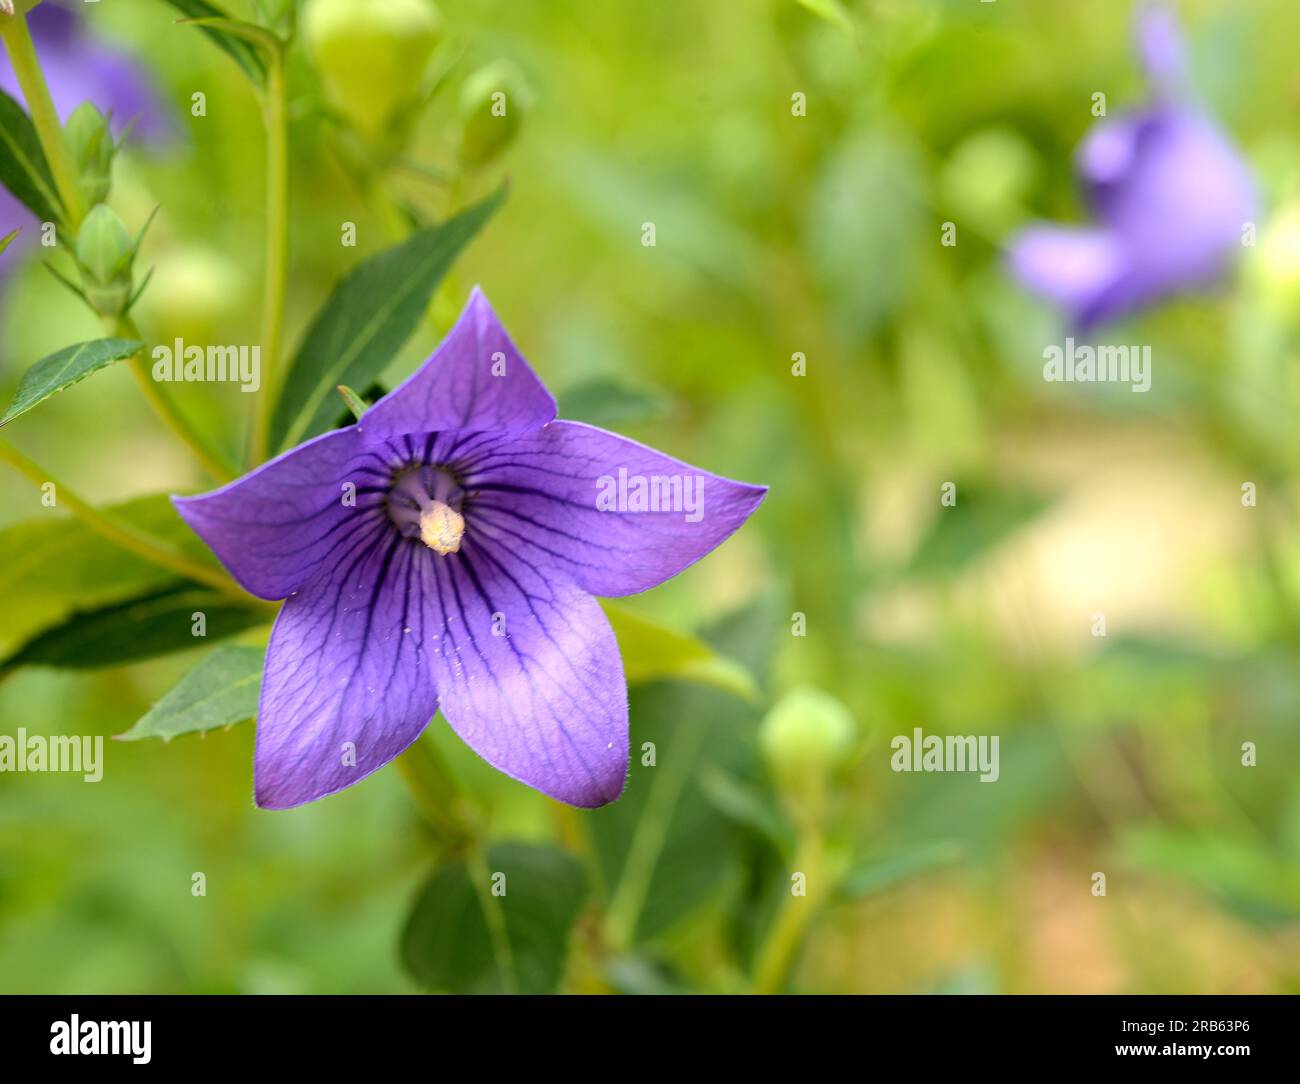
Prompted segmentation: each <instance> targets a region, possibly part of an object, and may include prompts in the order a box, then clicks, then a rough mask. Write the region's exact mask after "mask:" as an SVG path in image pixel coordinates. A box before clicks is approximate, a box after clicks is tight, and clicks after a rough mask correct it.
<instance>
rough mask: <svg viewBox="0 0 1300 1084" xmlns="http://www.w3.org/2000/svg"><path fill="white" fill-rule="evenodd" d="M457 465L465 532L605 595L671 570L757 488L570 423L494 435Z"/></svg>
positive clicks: (718, 532) (716, 532) (714, 542)
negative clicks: (501, 437)
mask: <svg viewBox="0 0 1300 1084" xmlns="http://www.w3.org/2000/svg"><path fill="white" fill-rule="evenodd" d="M458 470H459V472H460V480H461V484H462V485H463V486H464V487H465V490H466V492H467V494H468V499H467V505H466V508H467V511H466V516H467V522H469V523H470V524H471V525H472V527H473V529H474V530H475V531H477V532H481V533H482V534H484V535H486V536H487V537H489V538H490V539H492V540H493V541H494V542H496V543H497V544H498V545H499V546H500V547H502V548H505V549H509V550H512V551H514V552H517V553H518V554H519V555H520V556H521V557H522V558H523V559H526V560H527V561H529V562H531V563H532V564H534V565H536V566H538V567H541V568H546V569H549V570H551V571H552V572H556V573H559V574H561V575H563V576H565V577H566V578H568V579H570V580H572V581H573V582H574V583H576V584H578V585H579V586H580V587H582V588H584V589H585V590H587V591H590V592H592V593H593V594H596V595H607V596H618V595H631V594H635V593H636V592H638V591H645V590H647V589H648V588H651V587H654V586H655V585H656V584H660V583H663V582H664V580H667V579H670V578H671V577H673V576H676V575H677V574H678V573H679V572H681V571H682V569H684V568H686V567H687V566H688V565H691V564H694V563H695V562H696V561H698V560H699V559H700V558H701V557H703V556H704V555H705V554H707V553H709V552H710V551H712V550H713V549H714V548H715V547H717V546H719V545H720V544H721V543H722V542H723V541H725V540H726V539H727V538H728V537H729V536H730V535H731V534H732V533H733V532H734V531H735V530H736V529H737V528H738V527H740V525H741V524H742V523H744V522H745V520H746V519H748V518H749V516H750V515H751V514H752V513H753V511H754V510H755V509H756V508H757V507H758V506H759V504H761V503H762V501H763V497H764V495H765V494H766V493H767V489H766V487H765V486H751V485H746V484H745V483H743V482H733V481H731V480H730V479H727V478H722V477H719V476H718V475H716V474H710V473H708V472H707V471H702V470H700V469H699V468H697V467H692V466H691V465H690V464H688V463H683V462H681V461H680V460H678V459H673V458H672V457H671V456H666V455H664V454H663V453H662V452H657V451H655V450H654V449H653V448H647V447H646V446H645V445H643V444H638V443H636V442H635V441H632V440H628V439H626V438H625V437H620V436H618V435H616V434H614V433H608V432H606V431H605V430H603V429H597V428H595V427H594V426H590V425H583V424H581V423H579V422H565V421H557V422H552V423H551V424H550V425H548V426H547V427H546V428H545V429H542V430H540V431H539V432H536V433H532V434H528V435H521V436H515V437H508V438H506V439H505V440H503V441H499V442H495V443H494V444H492V445H491V446H490V447H489V448H488V449H487V450H486V451H483V452H481V453H475V454H471V455H470V456H469V457H468V458H467V459H466V461H465V462H464V463H463V464H462V465H460V466H459V468H458ZM642 494H644V495H645V496H646V500H645V502H644V506H643V505H642V502H641V495H642ZM651 494H655V495H656V499H654V500H653V501H651V500H650V499H649V498H650V495H651Z"/></svg>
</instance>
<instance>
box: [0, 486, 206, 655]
mask: <svg viewBox="0 0 1300 1084" xmlns="http://www.w3.org/2000/svg"><path fill="white" fill-rule="evenodd" d="M33 504H35V502H33ZM105 511H106V512H109V513H111V514H112V516H113V517H114V518H115V519H118V520H120V521H122V522H125V523H129V524H130V525H131V526H133V527H138V528H140V529H141V530H142V531H145V532H147V533H149V534H151V535H153V536H154V537H155V538H158V539H160V540H161V541H164V542H166V543H167V544H169V545H171V546H174V547H175V548H177V549H178V550H180V551H181V552H182V553H184V554H185V555H186V556H187V557H189V558H190V559H191V560H195V561H200V562H203V563H204V564H208V565H211V566H212V567H213V568H216V567H218V566H217V565H216V561H215V558H214V557H213V556H212V553H211V551H210V550H209V549H208V548H207V546H205V545H204V544H203V542H202V541H201V540H200V539H199V537H198V535H196V534H195V533H194V532H193V531H191V530H190V529H189V528H188V527H187V526H186V525H185V523H184V521H183V520H182V519H181V518H180V516H178V515H177V514H176V510H175V509H174V508H173V507H172V504H171V501H169V500H168V499H167V497H165V496H162V495H161V494H160V495H156V496H151V497H138V498H136V499H135V500H132V501H127V502H125V503H123V504H117V505H113V506H111V507H109V508H106V509H105ZM175 579H176V575H175V573H173V572H170V571H168V570H167V569H165V568H160V567H159V566H158V565H155V564H153V563H152V562H149V561H146V560H145V559H144V558H143V557H137V556H136V555H135V554H134V553H130V552H128V551H127V550H124V549H122V548H121V547H120V546H117V545H114V544H113V543H112V542H109V541H108V540H107V539H106V538H104V537H103V536H102V535H99V534H96V533H95V532H94V531H92V530H91V529H90V528H89V527H87V526H86V525H85V524H84V523H82V522H81V521H80V520H76V519H73V518H71V517H70V516H68V515H66V514H65V513H64V512H62V511H61V510H60V509H59V508H57V507H56V508H51V509H45V510H43V511H41V512H40V513H39V518H36V519H31V520H25V521H23V522H21V523H15V524H14V525H13V526H11V527H6V528H5V529H4V530H0V599H3V600H4V602H3V604H2V605H0V609H3V620H0V653H7V652H9V651H12V650H13V649H14V647H15V646H16V645H17V644H19V643H22V642H23V641H24V640H26V639H29V638H30V637H32V636H33V635H34V634H35V633H37V632H39V631H40V630H42V629H46V628H49V627H51V626H53V625H56V624H58V623H60V622H62V621H63V620H65V619H66V618H67V617H68V615H69V614H70V613H72V612H73V611H74V610H79V609H80V610H85V609H95V608H97V607H100V606H106V605H108V604H110V603H113V602H122V601H125V600H126V599H129V598H133V597H135V596H136V595H139V594H141V593H143V592H145V591H149V590H153V589H157V588H159V587H162V586H164V585H165V584H168V583H171V582H173V581H174V580H175Z"/></svg>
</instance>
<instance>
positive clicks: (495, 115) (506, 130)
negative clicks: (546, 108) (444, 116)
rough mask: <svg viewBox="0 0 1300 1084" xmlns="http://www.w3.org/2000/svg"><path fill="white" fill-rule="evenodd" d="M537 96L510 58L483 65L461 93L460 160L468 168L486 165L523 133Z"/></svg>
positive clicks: (468, 80) (470, 78) (465, 84)
mask: <svg viewBox="0 0 1300 1084" xmlns="http://www.w3.org/2000/svg"><path fill="white" fill-rule="evenodd" d="M532 101H533V95H532V91H531V89H530V88H529V86H528V83H527V82H526V81H525V80H524V77H523V74H522V73H521V72H520V71H519V69H518V68H517V67H515V65H513V64H511V63H510V62H509V61H508V60H497V61H494V62H493V63H491V64H488V65H486V66H485V67H482V68H479V69H478V70H477V71H475V72H473V73H471V74H470V76H469V78H467V79H466V80H465V83H464V85H463V86H462V87H461V92H460V120H461V134H460V160H461V163H462V165H464V166H465V167H466V168H468V169H473V168H475V167H477V166H481V165H485V164H486V163H488V162H490V161H491V160H492V159H493V158H496V157H497V156H498V155H499V154H501V152H502V151H504V150H505V149H506V148H507V147H508V146H509V145H510V144H511V143H512V142H514V139H515V136H516V135H518V133H519V128H520V126H521V125H522V124H523V120H524V114H525V113H527V111H528V109H529V107H530V106H531V105H532Z"/></svg>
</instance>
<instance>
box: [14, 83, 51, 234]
mask: <svg viewBox="0 0 1300 1084" xmlns="http://www.w3.org/2000/svg"><path fill="white" fill-rule="evenodd" d="M0 184H3V185H4V186H5V187H6V188H7V189H9V191H10V192H11V193H13V195H14V196H15V198H17V199H18V200H19V201H20V202H21V203H22V204H23V205H24V206H25V207H26V208H27V209H28V210H29V211H31V213H32V214H34V215H35V216H36V217H37V218H38V219H40V221H42V222H58V221H60V220H61V219H62V215H61V214H60V209H61V208H62V206H63V204H62V203H61V202H60V200H59V197H58V195H57V189H56V188H55V187H54V177H53V175H52V174H51V173H50V166H49V163H48V162H46V160H45V152H44V151H43V150H41V141H40V139H38V138H37V135H36V129H35V127H33V125H32V119H31V117H29V116H28V115H27V111H26V110H25V109H23V107H22V106H21V105H20V104H19V103H18V102H17V101H15V100H14V99H13V98H11V97H9V95H8V94H6V93H5V92H4V91H2V90H0Z"/></svg>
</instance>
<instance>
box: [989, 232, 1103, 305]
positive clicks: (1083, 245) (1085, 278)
mask: <svg viewBox="0 0 1300 1084" xmlns="http://www.w3.org/2000/svg"><path fill="white" fill-rule="evenodd" d="M1009 258H1010V263H1011V269H1012V271H1013V272H1014V273H1015V275H1016V277H1017V278H1019V279H1020V281H1021V282H1023V283H1024V284H1025V285H1026V286H1027V287H1029V289H1031V290H1034V291H1036V292H1037V293H1040V294H1043V295H1044V296H1046V297H1048V298H1051V299H1052V300H1053V301H1055V302H1057V303H1058V304H1062V305H1067V306H1069V307H1071V308H1072V309H1074V310H1075V311H1078V310H1081V309H1084V308H1086V307H1088V306H1089V305H1090V304H1092V302H1093V301H1094V300H1095V299H1096V298H1097V297H1099V296H1100V295H1101V294H1103V293H1104V292H1105V291H1106V290H1107V289H1108V288H1109V287H1110V286H1111V285H1112V284H1113V283H1114V282H1115V281H1116V280H1117V279H1118V278H1119V277H1120V275H1121V274H1122V273H1123V271H1124V266H1125V260H1124V252H1123V249H1122V247H1121V246H1120V244H1119V242H1118V240H1117V239H1116V238H1115V237H1113V236H1112V235H1111V234H1109V233H1106V232H1104V231H1102V230H1088V229H1072V228H1070V227H1066V226H1033V227H1030V228H1029V229H1027V230H1025V231H1024V232H1022V233H1021V234H1020V235H1019V236H1017V237H1016V238H1015V239H1014V240H1013V241H1012V243H1011V248H1010V252H1009Z"/></svg>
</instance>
